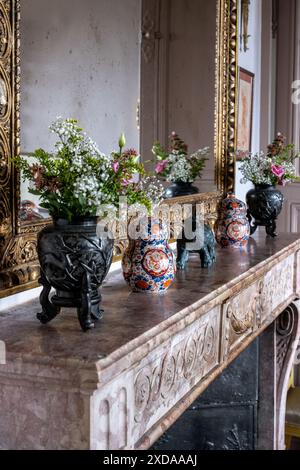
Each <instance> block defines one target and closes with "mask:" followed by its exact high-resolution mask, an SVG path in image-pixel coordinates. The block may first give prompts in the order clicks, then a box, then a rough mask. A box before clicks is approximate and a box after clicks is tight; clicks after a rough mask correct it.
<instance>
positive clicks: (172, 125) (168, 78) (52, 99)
mask: <svg viewBox="0 0 300 470" xmlns="http://www.w3.org/2000/svg"><path fill="white" fill-rule="evenodd" d="M215 39H216V2H215V1H209V2H208V1H207V0H172V1H170V0H85V1H82V0H63V1H61V0H51V2H49V1H48V0H22V3H21V154H22V155H24V156H26V157H27V158H30V157H29V154H30V153H31V152H32V151H33V150H35V149H37V148H40V147H41V148H43V149H45V150H47V151H51V150H53V148H54V143H55V141H56V139H55V136H53V135H52V134H51V133H50V132H49V129H48V128H49V125H50V123H51V122H53V121H54V120H55V119H56V117H57V116H62V117H65V118H68V117H72V118H76V119H78V120H79V122H80V124H81V126H82V127H83V128H84V129H85V131H86V132H87V133H88V134H89V135H90V136H91V137H92V139H93V140H95V141H96V142H97V144H98V146H99V148H100V149H101V150H102V151H103V152H105V153H106V152H111V151H112V150H116V149H117V147H118V137H119V135H120V134H121V132H125V134H126V138H127V145H128V146H129V147H133V148H140V150H141V155H142V158H144V159H148V158H149V157H150V158H152V157H151V147H152V144H153V142H154V141H155V140H157V139H159V140H160V141H161V142H162V144H163V145H167V144H168V136H169V135H170V133H171V132H172V131H176V132H177V133H178V134H179V135H180V137H181V138H182V139H183V140H184V141H185V142H186V143H187V144H188V146H189V150H190V151H191V152H193V151H196V150H197V149H198V148H201V147H207V146H208V147H210V149H211V151H210V158H209V161H208V162H207V164H206V168H205V171H204V173H203V177H202V179H201V180H199V181H198V182H197V185H198V186H199V188H200V191H212V190H214V189H215V186H214V109H215V49H216V47H215ZM6 102H7V97H6V96H5V86H4V84H2V83H0V113H4V112H5V106H6ZM153 167H154V165H153ZM27 188H28V184H27V183H26V182H25V183H22V186H21V213H20V218H21V222H22V224H32V223H35V222H37V221H39V220H41V219H44V218H47V217H48V214H47V212H46V211H45V210H43V209H42V208H41V207H40V205H39V200H38V199H37V198H36V197H35V196H33V195H32V194H30V193H29V192H28V189H27Z"/></svg>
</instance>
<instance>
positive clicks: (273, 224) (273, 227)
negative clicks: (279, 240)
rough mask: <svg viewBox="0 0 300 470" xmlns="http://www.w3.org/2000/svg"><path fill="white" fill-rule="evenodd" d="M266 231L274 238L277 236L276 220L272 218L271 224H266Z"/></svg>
mask: <svg viewBox="0 0 300 470" xmlns="http://www.w3.org/2000/svg"><path fill="white" fill-rule="evenodd" d="M266 232H267V235H269V236H270V237H272V238H275V237H277V233H276V220H270V222H269V224H268V225H266Z"/></svg>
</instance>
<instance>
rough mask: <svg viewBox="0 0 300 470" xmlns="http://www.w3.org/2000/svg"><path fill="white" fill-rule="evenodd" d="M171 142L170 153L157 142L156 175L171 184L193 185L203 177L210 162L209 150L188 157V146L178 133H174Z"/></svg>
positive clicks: (155, 151) (154, 148) (153, 148)
mask: <svg viewBox="0 0 300 470" xmlns="http://www.w3.org/2000/svg"><path fill="white" fill-rule="evenodd" d="M170 140H171V142H170V148H169V150H168V151H166V150H164V149H163V148H162V146H161V144H160V143H159V142H155V143H154V145H153V147H152V153H153V154H154V155H155V156H156V167H155V172H156V174H157V175H159V176H160V177H162V178H164V179H165V180H166V181H169V182H183V183H192V182H193V181H195V180H196V179H197V178H199V177H201V174H202V171H203V169H204V167H205V162H206V160H208V156H209V148H208V147H205V148H203V149H199V150H198V151H197V152H195V153H194V154H192V155H188V146H187V145H186V144H185V142H184V141H183V140H181V139H180V137H179V136H178V135H177V134H176V132H172V134H171V137H170Z"/></svg>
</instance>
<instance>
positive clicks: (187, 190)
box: [164, 181, 199, 199]
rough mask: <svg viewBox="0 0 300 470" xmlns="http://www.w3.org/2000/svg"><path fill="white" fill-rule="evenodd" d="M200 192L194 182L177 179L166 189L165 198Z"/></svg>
mask: <svg viewBox="0 0 300 470" xmlns="http://www.w3.org/2000/svg"><path fill="white" fill-rule="evenodd" d="M198 193H199V189H198V188H197V187H196V186H193V184H192V183H183V182H182V181H177V182H175V183H172V184H171V186H169V187H168V188H167V189H166V190H165V194H164V198H165V199H171V198H172V197H180V196H189V195H190V194H198Z"/></svg>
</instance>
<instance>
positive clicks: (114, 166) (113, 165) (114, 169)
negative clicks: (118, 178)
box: [112, 162, 120, 173]
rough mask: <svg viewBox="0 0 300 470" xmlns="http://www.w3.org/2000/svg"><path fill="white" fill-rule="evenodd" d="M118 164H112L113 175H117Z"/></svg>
mask: <svg viewBox="0 0 300 470" xmlns="http://www.w3.org/2000/svg"><path fill="white" fill-rule="evenodd" d="M119 166H120V165H119V162H113V164H112V169H113V171H114V172H115V173H117V171H118V169H119Z"/></svg>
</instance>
